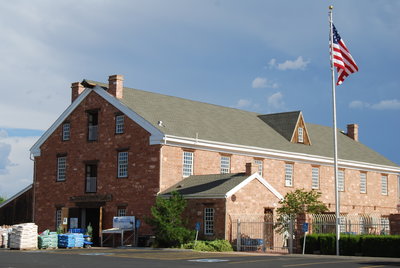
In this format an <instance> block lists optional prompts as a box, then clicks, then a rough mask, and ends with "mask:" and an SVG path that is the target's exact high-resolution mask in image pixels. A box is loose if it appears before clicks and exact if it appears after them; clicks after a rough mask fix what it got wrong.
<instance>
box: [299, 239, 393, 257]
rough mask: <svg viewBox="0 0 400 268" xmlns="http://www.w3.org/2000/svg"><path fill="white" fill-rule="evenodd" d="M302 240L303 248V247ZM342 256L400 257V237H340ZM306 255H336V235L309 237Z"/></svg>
mask: <svg viewBox="0 0 400 268" xmlns="http://www.w3.org/2000/svg"><path fill="white" fill-rule="evenodd" d="M303 239H304V238H302V239H301V246H303ZM339 248H340V255H345V256H356V255H357V256H371V257H400V235H347V234H343V235H341V236H340V241H339ZM305 253H307V254H323V255H334V254H335V253H336V235H335V234H310V235H307V239H306V248H305Z"/></svg>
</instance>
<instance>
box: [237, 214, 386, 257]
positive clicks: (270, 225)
mask: <svg viewBox="0 0 400 268" xmlns="http://www.w3.org/2000/svg"><path fill="white" fill-rule="evenodd" d="M305 222H307V223H308V227H309V228H308V233H309V234H311V233H314V234H319V233H335V232H336V231H335V230H336V217H335V215H332V214H312V215H307V216H306V218H305ZM339 222H340V232H341V233H342V234H377V235H387V234H390V226H389V219H388V217H387V216H381V215H348V214H347V215H341V216H340V220H339ZM230 223H231V224H230V226H231V228H230V240H231V241H230V242H231V243H232V244H233V246H234V249H235V250H237V251H258V252H269V253H293V252H297V249H300V248H301V246H300V244H299V241H300V238H301V237H302V236H303V235H304V231H303V230H302V228H301V223H300V222H299V221H296V220H293V221H289V220H288V221H287V222H285V223H284V224H283V225H284V228H277V226H279V224H278V222H277V221H276V219H275V220H272V219H270V220H268V221H265V220H263V216H261V215H252V216H251V217H249V216H248V215H246V216H242V217H240V216H237V217H231V221H230ZM281 226H282V224H281Z"/></svg>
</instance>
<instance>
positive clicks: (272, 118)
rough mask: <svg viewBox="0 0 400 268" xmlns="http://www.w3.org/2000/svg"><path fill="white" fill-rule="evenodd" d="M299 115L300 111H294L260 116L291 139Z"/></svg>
mask: <svg viewBox="0 0 400 268" xmlns="http://www.w3.org/2000/svg"><path fill="white" fill-rule="evenodd" d="M299 116H300V111H294V112H286V113H277V114H263V115H259V116H258V117H259V118H260V119H261V120H262V121H264V122H265V123H267V124H268V125H270V126H271V127H272V128H273V129H275V130H276V131H277V132H279V134H281V135H282V136H283V137H285V138H286V139H287V140H288V141H290V140H291V139H292V136H293V132H294V129H295V127H296V124H297V120H298V119H299Z"/></svg>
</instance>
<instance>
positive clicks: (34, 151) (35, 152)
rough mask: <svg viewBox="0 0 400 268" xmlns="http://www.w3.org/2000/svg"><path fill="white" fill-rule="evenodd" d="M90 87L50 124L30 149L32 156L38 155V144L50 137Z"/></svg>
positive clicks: (40, 144)
mask: <svg viewBox="0 0 400 268" xmlns="http://www.w3.org/2000/svg"><path fill="white" fill-rule="evenodd" d="M90 92H92V90H91V89H89V88H86V89H85V90H84V91H83V92H82V93H81V94H80V95H79V96H78V98H76V99H75V101H74V102H72V103H71V105H70V106H68V108H67V109H66V110H65V111H64V112H63V113H62V114H61V115H60V116H59V117H58V118H57V120H56V121H55V122H54V123H53V124H52V125H51V126H50V128H49V129H47V130H46V132H45V133H44V134H43V135H42V136H41V137H40V138H39V139H38V141H37V142H36V143H35V144H34V145H33V146H32V148H31V149H30V151H31V154H32V155H33V156H40V146H42V144H43V143H44V142H45V141H46V140H47V139H48V138H49V137H50V135H51V134H53V132H54V131H55V130H56V129H57V128H58V127H59V126H60V125H61V124H62V123H63V122H64V121H65V119H66V118H67V117H68V116H69V115H70V114H71V113H72V112H73V111H74V110H75V109H76V108H77V107H78V106H79V104H81V102H82V101H83V100H84V99H85V98H86V96H87V95H89V93H90Z"/></svg>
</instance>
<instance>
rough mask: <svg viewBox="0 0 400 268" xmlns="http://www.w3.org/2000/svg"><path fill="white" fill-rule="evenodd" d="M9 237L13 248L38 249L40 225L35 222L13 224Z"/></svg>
mask: <svg viewBox="0 0 400 268" xmlns="http://www.w3.org/2000/svg"><path fill="white" fill-rule="evenodd" d="M9 239H10V241H9V244H10V248H12V249H37V246H38V226H37V225H36V224H34V223H22V224H17V225H13V226H12V227H11V233H10V236H9Z"/></svg>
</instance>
